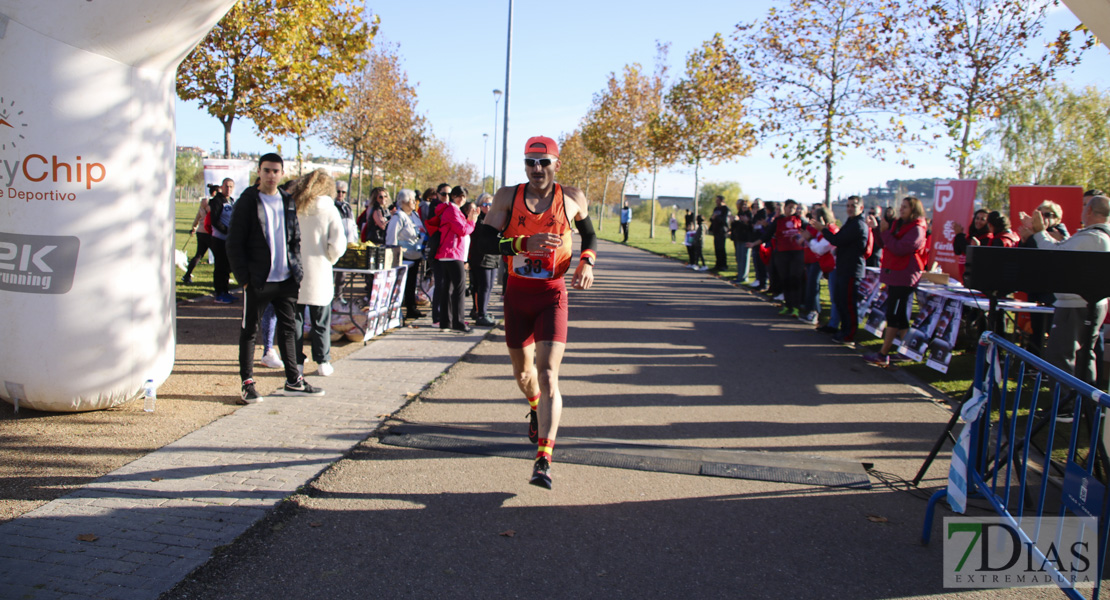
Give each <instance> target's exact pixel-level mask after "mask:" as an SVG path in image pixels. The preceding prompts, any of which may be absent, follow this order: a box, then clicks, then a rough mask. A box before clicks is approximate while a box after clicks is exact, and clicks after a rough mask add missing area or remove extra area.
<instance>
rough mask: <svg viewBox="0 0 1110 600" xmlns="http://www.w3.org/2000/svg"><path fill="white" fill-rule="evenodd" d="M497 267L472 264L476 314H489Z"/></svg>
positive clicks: (471, 272) (471, 279)
mask: <svg viewBox="0 0 1110 600" xmlns="http://www.w3.org/2000/svg"><path fill="white" fill-rule="evenodd" d="M496 273H497V269H483V268H482V267H479V266H477V265H470V287H471V288H472V289H473V290H474V314H475V315H477V316H479V317H481V316H484V315H487V314H489V295H490V292H491V291H493V277H494V275H495V274H496Z"/></svg>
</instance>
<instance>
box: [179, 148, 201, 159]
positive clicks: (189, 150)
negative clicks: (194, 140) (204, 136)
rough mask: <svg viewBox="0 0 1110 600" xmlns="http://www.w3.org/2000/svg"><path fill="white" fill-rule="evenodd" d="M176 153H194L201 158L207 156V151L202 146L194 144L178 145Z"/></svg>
mask: <svg viewBox="0 0 1110 600" xmlns="http://www.w3.org/2000/svg"><path fill="white" fill-rule="evenodd" d="M177 153H178V154H195V155H197V156H199V157H201V158H208V151H207V150H205V149H204V148H197V147H196V146H178V147H177Z"/></svg>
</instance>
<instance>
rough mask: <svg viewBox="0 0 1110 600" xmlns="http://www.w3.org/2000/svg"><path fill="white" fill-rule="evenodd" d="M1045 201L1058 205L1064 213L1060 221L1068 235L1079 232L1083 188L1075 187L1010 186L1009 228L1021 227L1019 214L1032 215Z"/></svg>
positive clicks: (1016, 228) (1015, 229)
mask: <svg viewBox="0 0 1110 600" xmlns="http://www.w3.org/2000/svg"><path fill="white" fill-rule="evenodd" d="M1045 200H1051V201H1052V202H1055V203H1056V204H1059V205H1060V208H1061V209H1062V210H1063V211H1064V214H1063V218H1062V219H1061V221H1062V222H1063V223H1064V225H1065V226H1066V227H1067V228H1068V232H1069V233H1075V232H1076V231H1079V229H1080V228H1081V227H1082V225H1081V224H1080V222H1079V217H1080V216H1082V215H1083V188H1081V187H1079V186H1077V185H1012V186H1010V227H1011V228H1012V229H1013V230H1014V231H1017V230H1018V228H1020V227H1021V213H1025V214H1027V215H1031V214H1033V211H1035V210H1037V207H1038V206H1040V205H1041V203H1042V202H1044V201H1045Z"/></svg>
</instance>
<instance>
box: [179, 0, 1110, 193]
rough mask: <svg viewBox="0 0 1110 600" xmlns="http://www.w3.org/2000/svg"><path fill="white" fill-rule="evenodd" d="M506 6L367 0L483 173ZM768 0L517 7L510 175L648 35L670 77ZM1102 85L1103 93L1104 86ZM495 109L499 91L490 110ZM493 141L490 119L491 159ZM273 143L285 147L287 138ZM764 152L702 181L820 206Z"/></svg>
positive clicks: (858, 178)
mask: <svg viewBox="0 0 1110 600" xmlns="http://www.w3.org/2000/svg"><path fill="white" fill-rule="evenodd" d="M508 4H509V3H508V0H476V1H472V2H442V1H438V0H437V1H435V2H419V1H413V0H379V1H376V2H371V1H368V2H367V6H368V8H369V9H370V10H371V11H372V12H374V13H376V14H378V15H380V17H381V29H380V34H379V37H378V38H377V39H378V40H380V41H388V42H390V43H394V44H398V45H399V53H400V55H401V56H402V58H403V64H404V67H405V69H406V71H407V72H408V75H409V81H410V82H411V83H414V84H416V87H417V93H418V96H419V101H418V106H419V110H420V111H421V112H423V113H424V114H425V116H426V117H427V119H428V123H429V124H430V126H431V129H432V131H433V132H434V134H435V135H436V136H437V137H440V138H442V139H445V140H446V141H447V143H448V144H449V147H450V148H451V149H452V152H453V153H454V155H455V158H456V160H467V161H469V162H470V163H471V164H473V165H475V167H476V168H477V169H478V170H479V171H480V170H481V169H482V162H483V138H482V134H483V133H486V134H490V137H489V141H488V142H487V143H486V144H485V148H486V152H485V154H486V170H487V172H488V171H491V170H492V161H493V156H492V154H493V129H494V95H493V90H494V89H495V88H496V89H502V90H503V89H504V87H505V50H506V43H505V42H506V29H507V24H508ZM771 4H772V2H769V1H764V0H760V1H747V2H704V1H697V0H694V1H693V2H688V3H685V4H684V5H681V6H680V5H679V4H678V3H675V2H673V1H672V2H663V1H661V0H640V1H638V2H598V1H592V2H590V1H585V0H563V1H561V2H558V3H554V2H545V3H537V2H529V1H518V2H516V3H515V7H514V11H515V12H514V15H513V21H514V27H513V65H512V87H511V96H510V115H509V157H510V160H509V170H508V181H509V182H510V183H513V182H516V181H523V180H524V174H523V169H522V168H521V161H520V160H518V158H519V157H520V153H521V150H522V147H523V145H524V141H525V139H527V138H528V137H529V136H531V135H539V134H543V135H549V136H551V137H558V136H559V135H560V134H562V133H567V132H570V131H572V130H573V129H575V128H576V127H577V125H578V123H579V121H580V120H581V118H582V117H583V115H585V114H586V111H587V110H588V109H589V106H590V102H591V100H592V98H593V95H594V94H595V93H596V92H598V91H599V90H601V89H602V88H603V87H604V85H605V82H606V79H607V77H608V74H609V73H610V72H612V71H619V70H620V69H621V68H622V67H623V66H624V65H625V64H629V63H633V62H639V63H640V64H642V65H644V66H645V68H648V69H650V68H651V65H652V64H653V61H654V60H655V42H656V40H660V41H664V42H670V44H671V50H670V56H669V61H668V62H669V64H670V68H671V69H670V75H671V76H672V77H678V76H680V75H681V72H682V70H683V66H684V61H685V56H686V54H687V53H689V52H690V51H691V50H693V49H694V48H696V47H697V46H698V45H699V44H701V42H703V41H704V40H706V39H709V38H710V37H711V36H712V35H713V34H714V33H716V32H721V33H724V34H726V35H727V34H729V33H731V31H732V30H733V27H734V26H735V24H736V23H738V22H741V21H751V20H754V19H757V18H759V17H761V16H762V15H763V13H764V12H765V10H766V8H767V7H768V6H770V5H771ZM1077 23H1078V21H1077V19H1076V18H1075V17H1074V16H1073V15H1072V14H1071V13H1070V12H1069V11H1068V10H1067V9H1066V8H1064V7H1063V6H1062V5H1061V6H1060V7H1058V8H1055V9H1053V12H1052V14H1051V17H1050V20H1049V24H1048V25H1049V27H1048V29H1049V30H1052V29H1061V28H1071V27H1074V26H1075V25H1076V24H1077ZM1108 72H1110V51H1108V50H1107V48H1106V46H1101V45H1100V46H1098V47H1096V48H1094V49H1093V50H1091V51H1090V52H1088V53H1087V55H1086V57H1085V59H1084V63H1083V64H1082V65H1081V66H1080V68H1079V69H1078V70H1077V71H1075V72H1074V73H1065V74H1063V76H1062V77H1061V78H1060V79H1061V80H1062V81H1064V82H1067V83H1069V84H1071V85H1077V86H1080V85H1092V84H1096V85H1097V84H1099V78H1100V77H1101V76H1102V75H1103V74H1105V73H1108ZM1102 87H1103V89H1105V86H1104V84H1103V86H1102ZM504 104H505V100H504V98H502V100H501V102H500V106H499V108H502V107H503V106H504ZM222 140H223V130H222V127H221V126H220V124H219V122H218V121H216V119H215V118H213V117H211V116H209V115H207V114H206V113H204V112H203V111H201V110H200V109H199V108H198V107H197V106H196V104H195V103H189V102H182V101H180V100H179V101H178V102H177V143H178V144H179V145H185V146H200V147H202V148H206V149H215V148H222ZM231 144H232V150H233V151H265V150H268V149H269V146H268V145H267V144H266V143H265V142H264V141H263V140H262V139H261V138H259V137H258V135H257V132H256V131H255V130H254V127H253V125H252V124H251V123H250V122H249V121H245V120H239V121H236V123H235V125H234V127H233V129H232V141H231ZM502 144H503V140H502V134H501V122H500V118H499V120H498V124H497V145H498V152H497V154H498V164H500V154H501V148H502ZM282 150H283V151H284V153H285V154H287V155H288V154H292V153H293V152H294V151H295V144H294V143H293V142H292V141H288V140H287V141H284V142H283V143H282ZM308 150H309V151H310V152H313V153H316V154H323V155H333V156H337V155H338V154H339V153H338V152H337V151H336V150H333V149H331V148H329V147H327V146H326V145H325V144H324V143H323V142H322V141H319V140H310V141H309V143H308ZM769 150H770V146H769V145H765V146H764V147H760V148H757V149H756V150H754V151H753V152H752V154H751V155H750V156H748V157H743V158H740V159H737V160H735V161H732V162H729V163H725V164H721V165H716V166H710V167H703V168H702V170H701V174H700V175H701V180H702V181H703V182H704V181H714V180H716V181H722V180H729V181H738V182H740V184H741V186H742V187H743V189H744V191H745V192H746V193H748V194H751V195H753V196H762V197H764V198H771V199H782V198H787V197H791V198H795V199H798V200H802V201H817V200H820V199H821V198H822V197H823V192H822V191H820V190H814V189H811V188H810V187H808V186H805V185H802V184H799V183H798V182H797V180H795V179H793V178H791V177H789V176H788V175H787V174H786V171H785V170H784V169H783V168H782V163H781V161H778V160H775V159H772V158H770V156H769ZM943 154H944V152H943V150H931V151H930V150H921V151H919V152H915V154H914V155H913V156H912V160H913V162H914V163H915V164H916V165H917V168H914V169H908V168H905V167H900V166H898V165H896V164H894V163H890V162H887V163H884V162H880V161H878V160H875V159H872V158H869V157H867V156H866V155H865V154H863V153H851V154H849V156H848V157H847V158H846V159H845V160H844V161H842V162H841V163H840V165H839V166H838V167H837V169H836V170H835V171H834V175H837V176H839V177H840V178H841V180H840V182H839V183H837V184H835V185H834V188H833V193H834V196H835V195H847V194H850V193H857V192H863V191H866V189H867V187H869V186H875V185H880V184H881V183H882V182H884V181H886V180H888V179H895V178H901V179H911V178H919V177H955V176H956V172H955V168H954V167H952V166H951V165H950V164H949V162H948V161H947V160H945V159H944V156H943ZM499 170H500V169H499ZM650 185H651V178H650V176H641V177H640V178H639V180H638V181H637V182H635V183H630V188H631V189H630V190H629V193H636V192H639V193H641V194H643V195H649V194H650V192H651V189H650ZM693 187H694V177H693V169H692V168H677V169H672V170H670V171H668V172H667V173H661V174H660V178H659V182H658V184H657V193H658V194H660V195H682V196H689V195H690V194H691V193H693Z"/></svg>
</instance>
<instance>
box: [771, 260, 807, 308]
mask: <svg viewBox="0 0 1110 600" xmlns="http://www.w3.org/2000/svg"><path fill="white" fill-rule="evenodd" d="M774 262H775V271H776V272H777V273H778V277H779V280H780V281H781V282H782V296H783V301H784V302H785V303H786V307H787V308H799V307H800V306H801V305H802V293H803V292H804V291H805V290H804V289H803V287H804V285H805V268H806V257H805V252H803V251H801V250H780V251H777V252H775V257H774ZM772 285H773V284H772Z"/></svg>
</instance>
